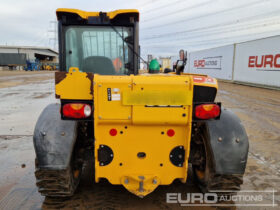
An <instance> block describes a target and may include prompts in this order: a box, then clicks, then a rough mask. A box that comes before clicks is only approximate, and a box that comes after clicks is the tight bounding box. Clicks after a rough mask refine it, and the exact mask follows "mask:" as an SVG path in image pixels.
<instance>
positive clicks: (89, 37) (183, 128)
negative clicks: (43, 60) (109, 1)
mask: <svg viewBox="0 0 280 210" xmlns="http://www.w3.org/2000/svg"><path fill="white" fill-rule="evenodd" d="M57 18H58V21H59V52H60V70H61V71H60V72H56V73H55V92H56V98H58V99H60V102H61V103H60V104H50V105H48V106H47V107H46V108H45V109H44V111H43V112H42V114H41V115H40V117H39V119H38V122H37V124H36V127H35V131H34V147H35V151H36V161H35V164H36V172H35V175H36V179H37V186H38V188H39V192H41V193H42V194H43V195H45V196H54V197H56V196H71V195H73V193H74V192H75V189H76V188H77V186H78V183H79V179H80V176H81V173H82V171H83V165H84V163H85V161H87V159H88V156H87V155H86V154H87V152H88V151H91V152H92V153H91V154H92V156H89V158H91V159H92V160H93V163H94V176H95V181H96V182H99V180H100V179H102V178H105V179H107V180H108V181H109V182H110V183H111V184H115V185H123V186H124V187H125V188H126V189H127V190H129V191H130V192H132V193H133V194H135V195H137V196H140V197H143V196H145V195H147V194H149V193H151V192H152V191H153V190H154V189H155V188H156V187H157V186H158V185H169V184H171V183H172V182H173V181H174V180H175V179H179V180H181V181H182V183H185V182H186V180H187V170H188V167H190V166H192V167H193V171H194V174H195V176H196V178H197V180H198V183H199V185H200V187H201V189H203V191H205V192H207V191H211V190H239V188H240V185H241V184H242V176H243V174H244V170H245V166H246V161H247V154H248V139H247V135H246V132H245V130H244V128H243V126H242V125H241V122H240V120H239V119H238V118H237V117H236V116H235V115H234V114H233V113H232V112H231V111H229V110H227V109H222V108H221V104H220V103H215V102H214V100H215V97H216V93H217V88H218V85H217V81H216V79H213V78H211V77H208V76H205V75H191V74H184V73H182V72H180V73H178V74H179V75H178V74H175V73H169V74H145V75H138V74H137V73H138V59H139V52H138V50H139V46H138V42H139V41H138V20H139V13H138V11H137V10H117V11H114V12H108V13H102V12H84V11H80V10H74V9H58V10H57ZM177 63H178V62H177ZM183 63H184V62H183ZM178 69H182V68H178ZM92 179H94V177H92Z"/></svg>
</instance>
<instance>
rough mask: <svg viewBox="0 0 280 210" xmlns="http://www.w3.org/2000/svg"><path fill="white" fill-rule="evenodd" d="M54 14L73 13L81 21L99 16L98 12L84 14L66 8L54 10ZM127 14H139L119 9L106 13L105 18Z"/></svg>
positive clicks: (132, 10) (134, 11) (84, 12)
mask: <svg viewBox="0 0 280 210" xmlns="http://www.w3.org/2000/svg"><path fill="white" fill-rule="evenodd" d="M56 13H57V14H58V13H73V14H77V15H79V16H80V17H81V18H83V19H88V18H89V17H93V16H94V17H96V16H99V14H100V12H86V11H83V10H78V9H67V8H59V9H57V10H56ZM128 13H136V14H139V11H138V10H137V9H119V10H115V11H112V12H107V13H106V14H107V16H108V17H109V18H110V19H114V18H115V17H116V16H117V15H119V14H128Z"/></svg>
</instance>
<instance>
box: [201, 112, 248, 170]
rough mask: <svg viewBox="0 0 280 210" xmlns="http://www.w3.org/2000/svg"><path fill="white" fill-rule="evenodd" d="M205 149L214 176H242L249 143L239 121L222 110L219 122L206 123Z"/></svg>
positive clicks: (231, 113)
mask: <svg viewBox="0 0 280 210" xmlns="http://www.w3.org/2000/svg"><path fill="white" fill-rule="evenodd" d="M206 129H207V132H208V139H209V141H208V142H207V147H208V151H209V152H210V154H211V156H212V161H213V164H212V165H213V167H214V171H215V172H216V174H221V175H223V174H224V175H226V174H244V172H245V167H246V163H247V157H248V149H249V141H248V137H247V134H246V131H245V128H244V127H243V125H242V124H241V121H240V119H239V118H238V117H237V116H236V115H235V114H234V113H233V112H231V111H230V110H228V109H223V110H222V112H221V118H220V120H213V121H207V122H206Z"/></svg>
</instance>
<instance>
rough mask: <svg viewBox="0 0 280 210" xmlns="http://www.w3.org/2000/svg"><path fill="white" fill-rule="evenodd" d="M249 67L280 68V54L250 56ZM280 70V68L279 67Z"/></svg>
mask: <svg viewBox="0 0 280 210" xmlns="http://www.w3.org/2000/svg"><path fill="white" fill-rule="evenodd" d="M248 67H249V68H263V69H264V68H270V69H275V70H278V69H276V68H280V54H276V55H262V56H249V62H248ZM279 70H280V69H279Z"/></svg>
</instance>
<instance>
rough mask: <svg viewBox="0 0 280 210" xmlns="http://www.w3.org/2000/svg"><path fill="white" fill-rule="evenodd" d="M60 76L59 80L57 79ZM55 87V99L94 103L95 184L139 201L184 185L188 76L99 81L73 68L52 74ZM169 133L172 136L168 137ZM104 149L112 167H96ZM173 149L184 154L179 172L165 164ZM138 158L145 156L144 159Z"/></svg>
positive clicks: (190, 88) (188, 134) (190, 89)
mask: <svg viewBox="0 0 280 210" xmlns="http://www.w3.org/2000/svg"><path fill="white" fill-rule="evenodd" d="M60 74H63V75H64V76H63V75H62V77H63V79H62V78H60V79H59V78H57V77H61V75H60ZM90 75H91V76H90ZM56 81H58V82H56V95H58V96H59V98H60V99H68V100H69V99H70V100H71V99H72V100H77V99H83V100H93V101H94V136H95V143H94V145H95V179H96V182H99V180H100V178H106V179H107V180H108V181H109V182H110V183H112V184H116V185H119V184H121V185H123V186H124V187H125V188H126V189H127V190H129V191H130V192H132V193H134V194H136V195H138V196H140V197H143V196H145V195H147V194H148V193H150V192H152V191H153V190H154V189H155V188H156V187H157V186H158V185H169V184H171V183H172V182H173V181H174V180H175V179H180V180H181V181H182V182H186V179H187V168H188V158H189V151H190V140H191V125H192V105H193V103H192V101H193V86H194V82H193V76H192V75H174V74H158V75H151V74H150V75H148V74H147V75H137V76H134V75H130V76H117V75H115V76H108V75H106V76H105V75H104V76H101V75H97V74H95V75H93V74H92V73H85V72H80V71H79V70H78V69H77V68H72V69H70V70H69V72H68V73H67V72H57V73H56ZM215 82H216V81H215ZM92 85H93V87H92ZM208 85H209V84H208ZM212 85H213V84H212ZM216 85H217V84H216ZM209 86H211V85H209ZM92 89H93V92H92ZM111 129H114V130H116V131H117V133H116V135H114V136H113V135H111V134H110V130H111ZM170 129H172V130H173V131H174V133H175V135H173V136H169V135H167V134H168V130H170ZM103 145H106V146H108V147H110V148H111V150H112V151H113V154H112V156H113V160H112V162H110V164H108V165H105V166H104V165H101V164H100V162H99V161H98V150H99V149H100V148H101V147H102V146H103ZM178 146H180V147H182V148H184V150H185V156H184V157H183V158H184V163H183V165H182V166H180V167H179V166H176V165H174V164H172V162H171V160H170V153H171V151H172V150H173V149H174V148H175V147H178ZM138 153H145V157H139V156H138Z"/></svg>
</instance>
